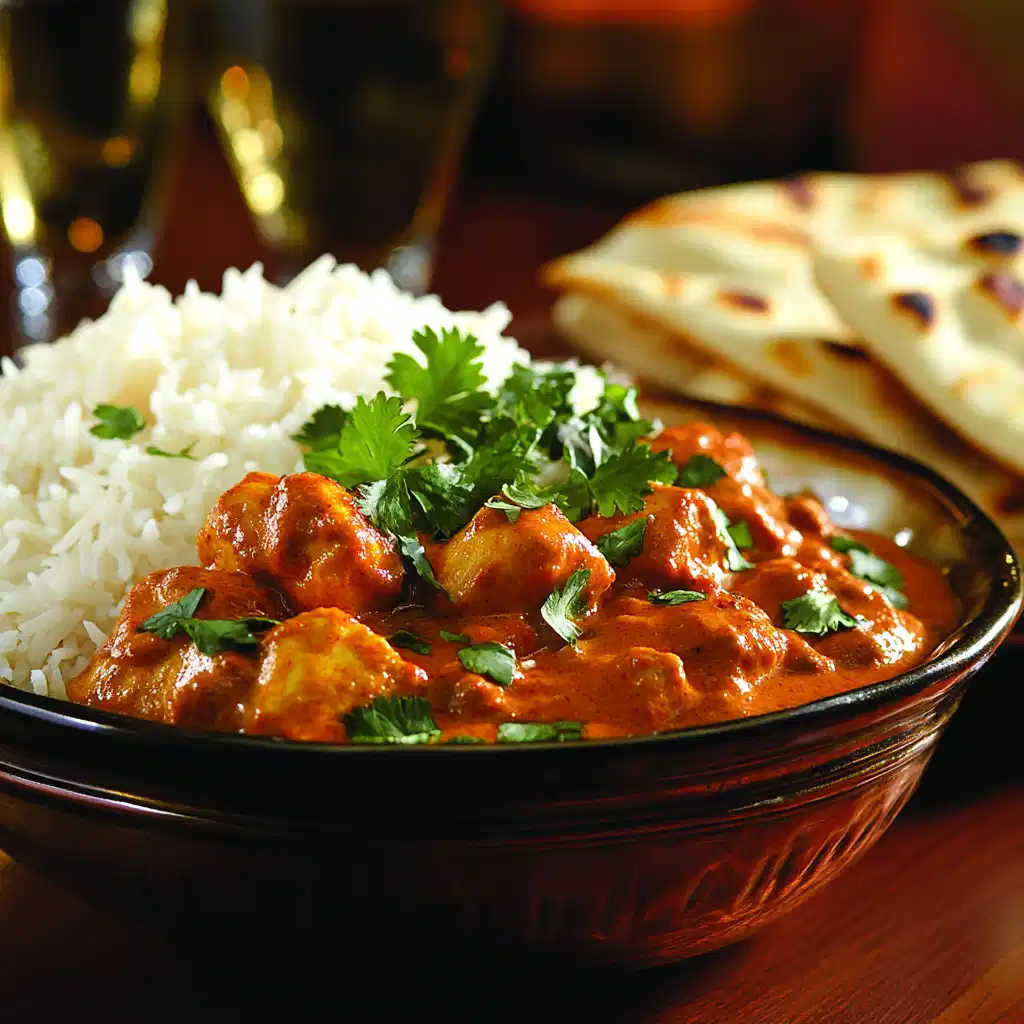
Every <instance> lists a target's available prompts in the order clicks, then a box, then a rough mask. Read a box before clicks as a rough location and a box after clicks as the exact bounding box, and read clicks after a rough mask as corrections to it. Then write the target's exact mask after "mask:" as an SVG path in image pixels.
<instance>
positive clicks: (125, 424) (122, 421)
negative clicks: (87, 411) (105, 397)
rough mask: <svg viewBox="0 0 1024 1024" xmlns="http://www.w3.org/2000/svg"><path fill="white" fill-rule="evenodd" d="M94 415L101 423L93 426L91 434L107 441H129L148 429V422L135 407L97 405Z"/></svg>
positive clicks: (90, 430)
mask: <svg viewBox="0 0 1024 1024" xmlns="http://www.w3.org/2000/svg"><path fill="white" fill-rule="evenodd" d="M92 414H93V416H95V417H96V419H98V420H99V423H96V424H94V425H93V426H91V427H90V428H89V433H90V434H92V436H93V437H99V438H102V439H103V440H105V441H110V440H114V439H116V440H118V441H127V440H128V439H129V438H132V437H134V436H135V435H136V434H137V433H138V432H139V431H140V430H145V429H146V421H145V420H144V419H143V418H142V414H141V413H140V412H139V410H138V409H136V408H135V406H134V405H97V406H96V408H95V409H93V411H92Z"/></svg>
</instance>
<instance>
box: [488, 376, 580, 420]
mask: <svg viewBox="0 0 1024 1024" xmlns="http://www.w3.org/2000/svg"><path fill="white" fill-rule="evenodd" d="M575 386H576V371H575V370H573V369H571V368H569V367H565V366H557V365H556V366H553V367H550V368H548V369H546V370H538V369H536V368H535V367H533V366H523V365H521V364H517V365H516V366H514V367H512V372H511V373H510V374H509V375H508V377H507V378H506V379H505V382H504V383H503V384H502V386H501V389H500V390H499V392H498V397H497V407H498V410H499V411H500V412H504V413H508V414H510V415H512V416H513V417H514V418H515V419H516V420H517V421H523V420H526V421H529V422H530V423H532V424H533V425H534V426H536V427H538V428H540V429H541V430H546V429H547V427H549V426H550V425H551V424H552V423H553V422H554V421H555V420H556V419H565V418H567V417H570V416H572V414H573V408H572V399H571V396H572V390H573V388H574V387H575Z"/></svg>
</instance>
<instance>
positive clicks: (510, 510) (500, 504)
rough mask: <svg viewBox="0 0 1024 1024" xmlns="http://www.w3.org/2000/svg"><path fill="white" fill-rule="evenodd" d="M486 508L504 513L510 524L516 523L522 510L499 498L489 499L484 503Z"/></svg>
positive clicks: (519, 506) (518, 506) (520, 507)
mask: <svg viewBox="0 0 1024 1024" xmlns="http://www.w3.org/2000/svg"><path fill="white" fill-rule="evenodd" d="M484 505H485V506H486V507H487V508H493V509H495V510H496V511H498V512H504V513H505V515H506V516H507V517H508V521H509V522H510V523H514V522H517V521H518V519H519V517H520V516H521V515H522V513H523V511H524V509H523V507H522V506H521V505H513V504H512V502H510V501H502V500H501V499H500V498H491V499H490V500H489V501H485V502H484Z"/></svg>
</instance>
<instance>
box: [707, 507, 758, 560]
mask: <svg viewBox="0 0 1024 1024" xmlns="http://www.w3.org/2000/svg"><path fill="white" fill-rule="evenodd" d="M711 514H712V516H714V519H715V524H716V525H717V527H718V536H719V538H720V539H721V541H722V543H723V544H725V567H726V568H727V569H728V570H729V571H730V572H744V571H745V570H746V569H753V568H754V566H753V563H752V562H748V561H747V560H746V559H745V558H744V557H743V555H742V554H741V553H740V549H739V547H738V546H737V544H736V540H735V538H734V537H733V535H732V533H731V532H730V527H731V526H732V524H731V523H730V522H729V517H728V516H727V515H726V514H725V513H724V512H723V511H722V510H721V509H720V508H719V507H718V506H717V505H716V506H715V507H714V509H712V512H711Z"/></svg>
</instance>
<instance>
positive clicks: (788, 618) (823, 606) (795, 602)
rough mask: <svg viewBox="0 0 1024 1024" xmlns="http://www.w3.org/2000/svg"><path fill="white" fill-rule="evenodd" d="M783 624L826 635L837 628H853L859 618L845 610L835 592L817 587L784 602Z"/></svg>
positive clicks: (805, 631) (788, 627)
mask: <svg viewBox="0 0 1024 1024" xmlns="http://www.w3.org/2000/svg"><path fill="white" fill-rule="evenodd" d="M782 625H783V626H784V627H785V628H786V629H794V630H796V632H798V633H813V634H814V635H816V636H824V635H825V634H826V633H831V632H834V631H837V630H841V629H852V628H853V627H855V626H856V625H857V620H856V619H855V618H854V617H853V616H852V615H847V614H846V612H844V611H843V609H842V608H841V607H840V606H839V601H838V599H837V598H836V596H835V594H833V593H832V592H831V591H828V590H825V589H823V588H820V587H816V588H815V589H814V590H810V591H808V592H807V593H806V594H801V595H800V596H799V597H794V598H793V599H792V600H790V601H783V602H782Z"/></svg>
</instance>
